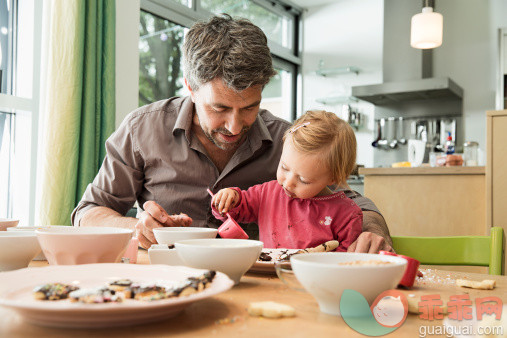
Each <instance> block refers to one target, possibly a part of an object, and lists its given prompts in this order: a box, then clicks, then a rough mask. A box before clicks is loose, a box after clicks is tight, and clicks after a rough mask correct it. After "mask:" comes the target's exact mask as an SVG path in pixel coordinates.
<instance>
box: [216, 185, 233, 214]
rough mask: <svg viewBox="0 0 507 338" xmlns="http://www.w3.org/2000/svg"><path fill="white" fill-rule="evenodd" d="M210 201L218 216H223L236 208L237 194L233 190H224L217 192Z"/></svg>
mask: <svg viewBox="0 0 507 338" xmlns="http://www.w3.org/2000/svg"><path fill="white" fill-rule="evenodd" d="M211 201H212V204H213V206H214V207H215V209H217V211H218V212H219V213H220V215H223V214H225V213H227V212H229V211H230V210H231V209H232V208H234V207H236V206H237V204H238V202H239V194H238V192H237V191H236V190H234V189H231V188H225V189H222V190H220V191H219V192H217V193H216V194H215V196H213V199H212V200H211Z"/></svg>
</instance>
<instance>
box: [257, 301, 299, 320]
mask: <svg viewBox="0 0 507 338" xmlns="http://www.w3.org/2000/svg"><path fill="white" fill-rule="evenodd" d="M248 313H249V314H250V315H251V316H262V317H266V318H281V317H294V316H295V315H296V311H295V310H294V308H293V307H292V306H289V305H285V304H281V303H276V302H271V301H267V302H255V303H250V306H249V307H248Z"/></svg>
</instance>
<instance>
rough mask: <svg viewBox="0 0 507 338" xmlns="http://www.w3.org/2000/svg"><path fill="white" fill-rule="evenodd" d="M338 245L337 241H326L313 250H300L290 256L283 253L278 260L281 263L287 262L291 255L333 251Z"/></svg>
mask: <svg viewBox="0 0 507 338" xmlns="http://www.w3.org/2000/svg"><path fill="white" fill-rule="evenodd" d="M339 245H340V242H338V241H327V242H325V243H322V244H320V245H317V246H316V247H315V248H307V249H302V250H299V251H296V252H294V253H291V254H289V253H284V254H282V255H280V258H279V260H281V261H287V260H289V259H290V257H291V256H292V255H297V254H302V253H311V252H329V251H334V250H335V249H336V248H337V247H338V246H339Z"/></svg>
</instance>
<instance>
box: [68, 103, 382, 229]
mask: <svg viewBox="0 0 507 338" xmlns="http://www.w3.org/2000/svg"><path fill="white" fill-rule="evenodd" d="M193 113H194V104H193V102H192V100H191V99H190V97H183V98H179V97H175V98H171V99H168V100H163V101H159V102H155V103H153V104H150V105H147V106H144V107H141V108H139V109H137V110H135V111H133V112H132V113H130V114H129V115H128V116H127V117H126V118H125V120H124V121H123V122H122V124H121V126H120V127H119V128H118V129H117V130H116V131H115V132H114V133H113V134H112V135H111V137H109V139H108V140H107V141H106V150H107V155H106V157H105V159H104V162H103V164H102V167H101V168H100V170H99V173H98V174H97V176H96V177H95V179H94V181H93V183H91V184H89V185H88V187H87V189H86V191H85V193H84V195H83V198H82V199H81V201H80V202H79V204H78V206H77V207H76V209H74V211H73V213H72V216H71V219H72V224H74V225H79V222H80V220H81V217H82V216H83V215H84V214H85V213H86V211H87V210H89V209H91V208H93V207H95V206H105V207H108V208H111V209H113V210H115V211H117V212H119V213H120V214H122V215H125V214H126V213H127V211H128V210H129V209H130V208H132V206H133V205H134V203H135V201H136V200H137V201H138V204H139V206H141V207H142V205H143V204H144V202H146V201H149V200H153V201H155V202H157V203H158V204H160V206H162V207H163V208H164V209H165V210H166V211H167V212H168V213H169V214H179V213H180V212H183V213H185V214H187V215H189V216H190V217H191V218H192V219H193V224H192V226H199V227H217V226H219V225H220V222H219V221H217V220H215V218H214V217H213V216H212V214H211V210H210V196H209V195H208V193H207V192H206V188H208V187H209V188H211V190H212V191H213V192H217V191H218V190H220V189H222V188H226V187H239V188H241V189H247V188H249V187H251V186H253V185H255V184H259V183H263V182H266V181H270V180H273V179H276V169H277V166H278V162H279V160H280V156H281V153H282V147H283V142H282V136H283V134H284V132H285V131H286V130H287V129H288V128H289V127H290V123H289V122H287V121H285V120H282V119H280V118H277V117H275V116H273V115H272V114H271V113H270V112H268V111H267V110H264V109H261V110H260V111H259V115H258V117H257V120H256V121H255V122H254V124H253V125H252V127H251V128H250V130H249V131H248V134H247V137H246V140H245V141H244V142H243V143H242V144H241V146H240V147H239V148H238V149H237V151H236V152H235V154H234V155H233V157H232V158H231V160H230V161H229V163H228V164H227V165H226V167H225V168H224V170H223V171H222V172H219V170H218V169H217V167H216V166H215V165H214V163H213V162H212V161H211V160H210V159H209V158H208V156H207V153H206V150H205V149H204V147H203V146H202V144H201V143H200V141H199V140H198V139H197V137H195V136H194V135H193V134H192V132H191V127H192V117H193ZM353 195H354V194H352V195H349V197H352V198H353V199H354V201H356V203H357V204H358V205H359V206H360V207H361V208H362V209H363V210H373V211H377V209H376V208H375V205H374V204H373V203H372V202H371V201H370V200H368V199H366V198H364V197H361V196H353ZM354 197H355V198H354ZM247 230H251V231H250V232H254V233H255V232H256V231H255V230H254V227H253V226H248V227H247ZM253 236H254V237H255V234H253Z"/></svg>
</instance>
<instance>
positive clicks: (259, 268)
mask: <svg viewBox="0 0 507 338" xmlns="http://www.w3.org/2000/svg"><path fill="white" fill-rule="evenodd" d="M297 251H299V249H262V252H264V253H267V254H269V255H270V256H271V258H272V259H271V260H270V261H268V262H266V261H260V260H257V261H256V262H255V263H254V264H253V265H252V267H251V268H250V270H248V271H249V272H255V273H272V274H273V273H276V271H275V262H276V261H277V260H278V258H279V257H280V255H281V254H283V253H288V254H292V253H295V252H297Z"/></svg>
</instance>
